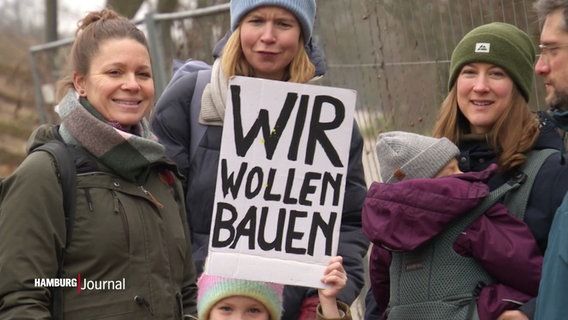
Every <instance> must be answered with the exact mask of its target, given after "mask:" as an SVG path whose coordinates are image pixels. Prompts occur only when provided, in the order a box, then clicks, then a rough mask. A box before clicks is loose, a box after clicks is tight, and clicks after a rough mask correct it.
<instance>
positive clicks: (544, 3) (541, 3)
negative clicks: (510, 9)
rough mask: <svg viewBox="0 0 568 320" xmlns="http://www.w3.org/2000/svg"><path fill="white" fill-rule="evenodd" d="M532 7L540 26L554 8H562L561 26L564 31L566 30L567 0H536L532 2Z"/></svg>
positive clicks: (567, 27)
mask: <svg viewBox="0 0 568 320" xmlns="http://www.w3.org/2000/svg"><path fill="white" fill-rule="evenodd" d="M534 8H535V10H536V14H537V15H538V21H539V24H540V27H541V28H542V25H543V23H544V20H545V19H546V17H547V16H548V15H549V14H551V13H553V12H554V11H556V10H562V13H563V15H564V25H563V26H562V28H563V29H564V30H565V31H568V10H567V9H568V2H567V1H566V0H538V1H537V2H535V3H534Z"/></svg>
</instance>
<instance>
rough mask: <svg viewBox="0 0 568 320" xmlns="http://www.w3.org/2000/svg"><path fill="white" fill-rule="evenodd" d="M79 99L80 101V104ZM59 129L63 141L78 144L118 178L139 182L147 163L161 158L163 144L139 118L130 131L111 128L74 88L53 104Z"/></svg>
mask: <svg viewBox="0 0 568 320" xmlns="http://www.w3.org/2000/svg"><path fill="white" fill-rule="evenodd" d="M82 103H83V105H82ZM56 111H57V113H58V114H59V117H60V118H61V127H60V129H59V132H60V134H61V137H62V138H63V140H64V141H65V142H66V143H69V144H73V145H78V146H80V147H82V148H84V149H86V150H87V151H88V152H90V153H91V154H92V155H94V156H95V157H96V158H97V159H98V160H99V161H100V162H101V163H102V164H104V165H105V166H107V167H108V168H110V169H111V170H112V171H114V173H116V174H117V175H119V176H121V177H122V178H124V179H126V180H128V181H132V182H136V183H138V184H142V183H143V181H145V179H146V177H147V173H148V172H149V169H150V164H152V163H154V162H156V161H158V160H160V159H162V158H164V150H165V149H164V146H162V145H161V144H160V143H158V141H157V138H156V137H155V136H154V135H153V134H152V133H151V131H150V129H149V127H148V122H147V121H146V119H142V121H140V122H139V123H138V124H137V125H136V126H135V128H134V129H133V132H134V133H135V134H132V133H128V132H125V131H122V130H119V129H117V128H114V127H113V126H112V125H111V124H110V123H108V122H106V121H103V120H102V119H103V118H102V116H101V115H100V114H99V113H98V112H97V111H96V110H95V109H94V108H93V107H92V106H91V105H90V104H89V103H88V102H87V101H86V100H84V99H82V100H81V101H80V100H79V99H78V97H77V93H76V92H73V91H71V92H69V93H68V94H67V95H66V96H65V97H64V98H63V100H61V103H60V104H59V105H58V106H57V108H56Z"/></svg>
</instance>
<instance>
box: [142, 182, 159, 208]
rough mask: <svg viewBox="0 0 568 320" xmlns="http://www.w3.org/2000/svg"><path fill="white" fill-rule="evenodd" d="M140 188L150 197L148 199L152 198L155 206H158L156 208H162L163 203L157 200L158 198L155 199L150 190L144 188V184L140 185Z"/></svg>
mask: <svg viewBox="0 0 568 320" xmlns="http://www.w3.org/2000/svg"><path fill="white" fill-rule="evenodd" d="M140 189H141V190H142V192H144V194H145V195H146V196H148V198H150V200H152V202H154V204H155V205H156V206H158V208H160V209H163V208H164V205H163V204H162V203H161V202H160V201H158V199H156V197H154V195H153V194H152V193H151V192H150V191H148V190H146V188H144V186H140Z"/></svg>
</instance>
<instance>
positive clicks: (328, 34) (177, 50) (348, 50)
mask: <svg viewBox="0 0 568 320" xmlns="http://www.w3.org/2000/svg"><path fill="white" fill-rule="evenodd" d="M226 2H228V0H227V1H226ZM531 6H532V0H349V1H345V0H319V1H318V12H317V19H316V24H315V30H314V38H315V41H316V43H317V44H318V45H319V46H320V48H321V49H322V50H323V53H324V55H325V59H326V63H327V67H328V71H327V74H326V77H325V78H324V84H325V85H329V86H336V87H345V88H350V89H355V90H357V92H358V102H357V112H356V120H357V122H358V124H359V127H360V129H361V132H362V133H363V136H364V138H365V154H364V162H365V163H364V164H365V169H366V170H365V171H366V179H367V181H368V182H369V183H370V182H371V181H375V180H378V179H379V175H378V162H377V159H376V155H375V151H374V150H375V149H374V143H375V139H376V137H377V135H378V134H379V133H380V132H382V131H390V130H407V131H413V132H419V133H425V134H428V133H430V131H431V128H432V127H433V124H434V121H435V118H436V115H437V111H438V108H439V106H440V104H441V102H442V100H443V98H444V96H445V94H446V92H447V77H448V66H449V57H450V55H451V52H452V49H453V47H454V46H455V45H456V43H457V42H458V41H459V39H460V38H461V37H462V36H463V35H464V34H465V33H466V32H467V31H469V30H471V29H472V28H474V27H476V26H478V25H480V24H483V23H487V22H491V21H504V22H508V23H511V24H514V25H516V26H518V27H519V28H521V29H523V30H525V31H527V32H528V33H529V34H530V35H532V36H533V38H534V40H535V43H536V42H537V41H538V40H537V39H538V36H537V34H538V26H537V21H536V17H535V14H534V12H533V10H532V7H531ZM228 9H229V5H228V3H224V4H219V5H214V6H211V7H207V8H201V9H196V10H189V11H183V12H176V13H161V14H160V13H149V14H147V15H146V17H145V19H143V20H141V21H137V22H136V23H137V24H139V25H140V26H141V28H142V29H143V30H145V31H146V34H147V37H148V40H149V44H150V48H151V54H152V59H153V65H154V69H155V70H154V76H155V85H156V93H157V95H159V94H160V93H161V92H162V90H163V88H164V87H165V86H166V84H167V82H168V79H169V78H170V76H171V66H172V60H173V59H180V60H186V59H188V58H192V59H200V60H205V61H207V62H212V61H211V49H212V47H213V45H214V44H215V41H216V40H217V39H219V38H220V37H221V36H222V35H223V34H224V33H225V31H226V30H227V29H228V26H229V17H228ZM71 43H72V39H64V40H60V41H56V42H53V43H48V44H43V45H39V46H34V47H31V48H30V51H29V52H30V60H31V66H32V70H33V76H34V77H33V78H34V82H35V95H36V101H37V108H38V112H39V115H40V121H42V122H54V121H56V120H54V119H56V117H55V116H54V115H53V113H52V107H53V104H54V100H53V84H54V83H55V79H57V78H58V77H59V76H60V75H61V74H62V72H63V70H64V68H63V66H65V61H64V57H65V56H66V53H67V51H68V49H69V45H70V44H71ZM542 87H543V86H542V84H541V83H540V82H539V81H537V82H535V86H534V88H535V89H534V90H533V92H534V94H533V99H532V101H531V105H532V106H534V108H535V109H540V105H541V104H542V101H541V100H542V96H543V93H542V92H543V91H542V89H540V88H542ZM537 88H539V89H537Z"/></svg>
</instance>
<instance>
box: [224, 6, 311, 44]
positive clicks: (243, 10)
mask: <svg viewBox="0 0 568 320" xmlns="http://www.w3.org/2000/svg"><path fill="white" fill-rule="evenodd" d="M261 6H278V7H282V8H284V9H286V10H289V11H290V12H292V13H293V14H294V15H295V16H296V19H298V21H299V22H300V25H301V26H302V35H303V37H304V44H306V43H308V41H309V40H310V38H311V37H312V31H313V30H314V21H315V19H316V1H315V0H231V31H235V29H236V28H237V26H238V25H239V23H240V22H241V19H242V18H243V17H244V16H245V15H246V14H247V13H249V11H251V10H253V9H256V8H258V7H261Z"/></svg>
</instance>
